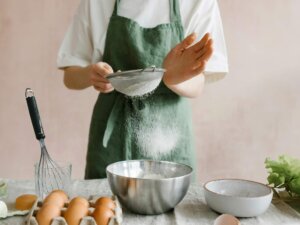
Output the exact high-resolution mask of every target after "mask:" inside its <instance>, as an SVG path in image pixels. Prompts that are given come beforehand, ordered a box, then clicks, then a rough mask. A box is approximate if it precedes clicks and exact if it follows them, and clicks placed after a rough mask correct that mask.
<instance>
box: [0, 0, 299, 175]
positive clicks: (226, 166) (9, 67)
mask: <svg viewBox="0 0 300 225" xmlns="http://www.w3.org/2000/svg"><path fill="white" fill-rule="evenodd" d="M78 2H79V0H76V1H71V0H65V1H59V0H51V1H45V0H44V1H34V0H27V1H18V0H2V1H0V82H1V89H0V109H1V110H0V152H1V154H0V177H8V178H33V164H34V162H36V161H37V160H38V158H39V154H40V149H39V145H38V143H37V141H36V140H35V138H34V134H33V130H32V126H31V123H30V120H29V116H28V112H27V108H26V104H25V99H24V90H25V88H26V87H31V88H32V89H33V90H34V91H35V92H36V95H37V101H38V104H39V108H40V113H41V116H42V120H43V124H44V128H45V132H46V135H47V138H46V144H47V147H48V150H49V152H50V154H51V155H52V156H53V158H54V159H56V160H61V161H70V162H72V164H73V169H74V171H73V177H76V178H82V177H83V172H84V170H83V169H84V162H85V153H86V145H87V134H88V128H89V121H90V114H91V111H92V107H93V104H94V102H95V99H96V92H95V91H94V90H93V89H92V88H90V89H88V90H85V91H81V92H76V91H70V90H67V89H66V88H65V87H64V86H63V83H62V74H61V72H59V71H57V69H56V67H55V61H56V54H57V50H58V47H59V45H60V43H61V40H62V37H63V35H64V32H65V31H66V28H67V26H68V24H69V22H70V20H71V18H72V15H73V13H74V10H75V9H76V7H77V4H78ZM219 3H220V8H221V14H222V17H223V23H224V29H225V34H226V39H227V45H228V52H229V60H230V74H229V75H228V76H227V77H226V79H224V80H223V81H221V82H218V83H215V84H211V85H207V87H206V89H205V93H204V94H203V96H202V97H200V98H198V99H196V100H193V102H192V103H193V105H194V107H193V108H194V121H195V131H196V137H197V146H198V147H197V149H198V165H199V178H200V180H201V181H205V180H208V179H213V178H218V177H241V178H246V179H254V180H260V181H264V180H265V177H266V172H265V169H264V164H263V162H264V159H265V158H266V157H267V156H271V157H276V156H277V155H279V154H282V153H287V154H290V155H293V156H296V157H299V158H300V129H299V127H300V116H299V115H300V96H299V84H300V64H299V59H300V42H299V40H300V29H299V27H300V20H299V16H298V15H299V12H298V11H299V10H298V9H299V8H300V1H298V0H264V1H261V0H254V1H239V0H222V1H219Z"/></svg>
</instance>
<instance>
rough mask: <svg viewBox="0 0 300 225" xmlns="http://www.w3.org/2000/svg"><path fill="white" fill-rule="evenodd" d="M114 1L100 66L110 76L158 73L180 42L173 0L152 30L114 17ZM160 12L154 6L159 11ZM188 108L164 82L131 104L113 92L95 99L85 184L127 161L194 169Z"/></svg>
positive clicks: (178, 20)
mask: <svg viewBox="0 0 300 225" xmlns="http://www.w3.org/2000/svg"><path fill="white" fill-rule="evenodd" d="M119 2H120V0H116V3H115V7H114V11H113V14H112V16H111V19H110V22H109V25H108V30H107V36H106V43H105V49H104V56H103V61H104V62H106V63H108V64H109V65H111V67H112V68H113V70H114V71H117V70H121V71H125V70H132V69H141V68H146V67H150V66H151V65H155V66H156V67H162V63H163V60H164V58H165V56H166V55H167V53H168V52H169V51H170V50H171V49H172V48H173V47H174V46H175V45H176V44H178V43H179V42H181V41H182V40H183V37H184V33H183V27H182V23H181V17H180V11H179V5H178V0H170V23H168V24H161V25H158V26H156V27H154V28H144V27H141V26H140V25H139V24H138V23H137V22H135V21H133V20H131V19H128V18H125V17H122V16H119V15H118V5H119ZM158 7H159V6H158ZM192 133H193V132H192V125H191V113H190V105H189V103H188V101H187V99H186V98H183V97H180V96H178V95H177V94H175V93H173V92H172V91H171V90H169V89H168V88H167V87H166V86H165V85H164V84H163V82H161V84H160V85H159V87H158V88H157V89H156V90H155V91H154V93H152V94H150V95H148V96H145V97H142V98H130V97H128V96H125V95H124V94H121V93H119V92H117V91H113V92H111V93H108V94H99V97H98V99H97V102H96V104H95V107H94V111H93V116H92V120H91V125H90V134H89V144H88V153H87V163H86V170H85V178H86V179H93V178H104V177H106V172H105V169H106V166H107V165H109V164H110V163H113V162H117V161H121V160H130V159H156V160H167V161H175V162H180V163H184V164H188V165H190V166H192V167H194V160H195V155H194V143H193V138H192V137H193V134H192Z"/></svg>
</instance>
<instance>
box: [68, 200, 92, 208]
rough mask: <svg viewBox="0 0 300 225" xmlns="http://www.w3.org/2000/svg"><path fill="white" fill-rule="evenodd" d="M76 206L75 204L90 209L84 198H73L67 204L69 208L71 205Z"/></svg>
mask: <svg viewBox="0 0 300 225" xmlns="http://www.w3.org/2000/svg"><path fill="white" fill-rule="evenodd" d="M74 204H75V205H76V204H83V205H84V206H85V207H87V208H88V207H90V203H89V202H88V200H86V198H84V197H75V198H73V199H72V200H71V202H70V203H69V206H72V205H74Z"/></svg>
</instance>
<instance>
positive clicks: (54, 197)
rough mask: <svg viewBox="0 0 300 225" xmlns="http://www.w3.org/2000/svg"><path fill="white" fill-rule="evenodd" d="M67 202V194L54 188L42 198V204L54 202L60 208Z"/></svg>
mask: <svg viewBox="0 0 300 225" xmlns="http://www.w3.org/2000/svg"><path fill="white" fill-rule="evenodd" d="M67 202H68V196H67V194H66V193H65V192H64V191H62V190H54V191H52V192H51V193H50V194H49V195H48V196H47V197H46V198H45V199H44V204H45V203H49V204H54V205H57V206H58V207H60V208H62V207H63V206H64V204H65V203H67Z"/></svg>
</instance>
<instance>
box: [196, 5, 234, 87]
mask: <svg viewBox="0 0 300 225" xmlns="http://www.w3.org/2000/svg"><path fill="white" fill-rule="evenodd" d="M192 27H194V28H192V29H193V32H196V33H197V34H198V36H199V39H201V38H202V37H203V35H204V34H205V33H207V32H209V33H210V34H211V36H212V38H213V41H214V52H213V55H212V57H211V58H210V60H209V61H208V62H207V65H206V69H205V71H204V75H205V80H206V81H207V82H214V81H217V80H220V79H222V78H224V76H225V75H226V74H227V73H228V59H227V50H226V45H225V38H224V32H223V25H222V20H221V15H220V11H219V6H218V2H217V0H202V1H200V4H199V5H198V10H197V13H196V15H195V16H194V17H193V19H192Z"/></svg>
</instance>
